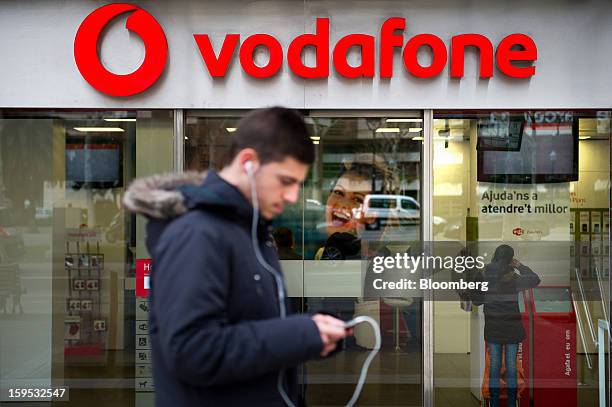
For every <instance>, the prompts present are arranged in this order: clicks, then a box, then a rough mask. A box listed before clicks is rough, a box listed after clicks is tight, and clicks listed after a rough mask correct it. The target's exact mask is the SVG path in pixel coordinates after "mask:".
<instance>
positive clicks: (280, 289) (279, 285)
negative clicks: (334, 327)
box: [244, 161, 381, 407]
mask: <svg viewBox="0 0 612 407" xmlns="http://www.w3.org/2000/svg"><path fill="white" fill-rule="evenodd" d="M252 165H253V164H252V163H251V162H250V161H249V162H247V163H245V166H244V168H245V170H246V172H247V175H248V177H249V182H250V184H251V204H252V205H253V217H252V221H251V242H252V243H253V250H254V251H255V257H256V258H257V261H258V262H259V264H260V265H261V266H262V267H263V268H264V269H265V270H266V271H268V272H269V273H270V274H272V276H273V277H274V280H275V282H276V290H277V295H278V307H279V310H280V317H281V318H283V319H284V318H285V317H286V316H287V309H286V304H285V286H284V285H283V277H282V276H281V274H280V273H279V272H278V271H277V270H276V269H275V268H274V267H272V266H271V265H270V264H268V262H267V261H266V260H265V259H264V257H263V255H262V254H261V250H260V249H259V239H258V238H257V227H258V223H259V200H258V197H257V190H256V186H257V185H256V183H255V175H254V174H253V167H252ZM353 321H354V323H355V324H360V323H363V322H366V323H368V324H370V325H371V326H372V328H373V329H374V335H375V344H374V348H372V350H371V351H370V354H369V355H368V357H367V358H366V360H365V362H364V363H363V366H362V367H361V373H360V375H359V379H358V380H357V385H356V386H355V391H354V392H353V396H352V397H351V399H350V400H349V402H348V403H347V404H346V405H347V407H352V406H354V405H355V403H356V402H357V400H358V399H359V395H360V394H361V390H362V389H363V385H364V384H365V380H366V377H367V375H368V369H369V367H370V363H372V360H373V359H374V357H375V356H376V354H377V353H378V351H379V350H380V346H381V337H380V327H379V326H378V323H377V322H376V320H375V319H373V318H371V317H368V316H358V317H356V318H355V319H354V320H353ZM283 377H284V369H281V370H280V371H279V372H278V381H277V388H278V392H279V393H280V395H281V397H282V398H283V401H284V402H285V404H286V405H287V406H288V407H295V404H293V402H292V401H291V399H290V398H289V396H288V395H287V393H286V392H285V389H284V387H283Z"/></svg>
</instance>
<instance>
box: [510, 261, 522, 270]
mask: <svg viewBox="0 0 612 407" xmlns="http://www.w3.org/2000/svg"><path fill="white" fill-rule="evenodd" d="M510 265H511V266H512V267H514V268H519V267H520V266H522V264H521V262H520V261H518V260H517V259H512V262H511V263H510Z"/></svg>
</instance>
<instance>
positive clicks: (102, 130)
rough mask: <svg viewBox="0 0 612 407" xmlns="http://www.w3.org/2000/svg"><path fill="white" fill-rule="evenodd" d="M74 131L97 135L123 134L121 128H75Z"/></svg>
mask: <svg viewBox="0 0 612 407" xmlns="http://www.w3.org/2000/svg"><path fill="white" fill-rule="evenodd" d="M74 129H75V130H76V131H82V132H97V133H123V132H125V130H123V129H122V128H121V127H75V128H74Z"/></svg>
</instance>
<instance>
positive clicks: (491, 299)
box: [473, 263, 540, 343]
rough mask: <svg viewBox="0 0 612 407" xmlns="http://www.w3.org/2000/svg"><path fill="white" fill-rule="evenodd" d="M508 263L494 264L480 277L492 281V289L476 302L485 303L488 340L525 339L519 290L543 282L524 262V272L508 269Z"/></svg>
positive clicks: (521, 268)
mask: <svg viewBox="0 0 612 407" xmlns="http://www.w3.org/2000/svg"><path fill="white" fill-rule="evenodd" d="M506 267H507V266H501V265H500V264H499V263H491V264H487V265H486V266H485V269H484V272H483V273H480V274H479V275H478V276H477V278H476V280H480V281H486V282H488V291H486V292H484V294H483V293H480V294H478V295H477V296H475V297H473V299H474V303H475V304H476V305H481V304H484V316H485V329H484V335H485V340H486V341H487V342H493V343H519V342H521V341H522V340H523V339H524V338H525V328H524V327H523V322H522V321H521V314H520V310H519V304H518V293H519V292H520V291H524V290H528V289H530V288H533V287H535V286H537V285H538V284H540V278H539V277H538V275H537V274H535V273H534V272H533V271H532V270H531V269H530V268H529V267H527V266H525V265H520V266H519V267H518V268H517V270H518V272H519V273H520V274H516V272H514V271H511V272H509V273H508V272H507V269H506Z"/></svg>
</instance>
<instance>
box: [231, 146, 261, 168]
mask: <svg viewBox="0 0 612 407" xmlns="http://www.w3.org/2000/svg"><path fill="white" fill-rule="evenodd" d="M236 160H237V161H238V164H239V165H240V168H241V169H242V170H243V171H245V172H250V173H251V174H254V173H256V172H257V170H258V169H259V157H258V156H257V151H255V150H254V149H253V148H250V147H249V148H245V149H243V150H241V151H240V152H239V153H238V155H237V156H236Z"/></svg>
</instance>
